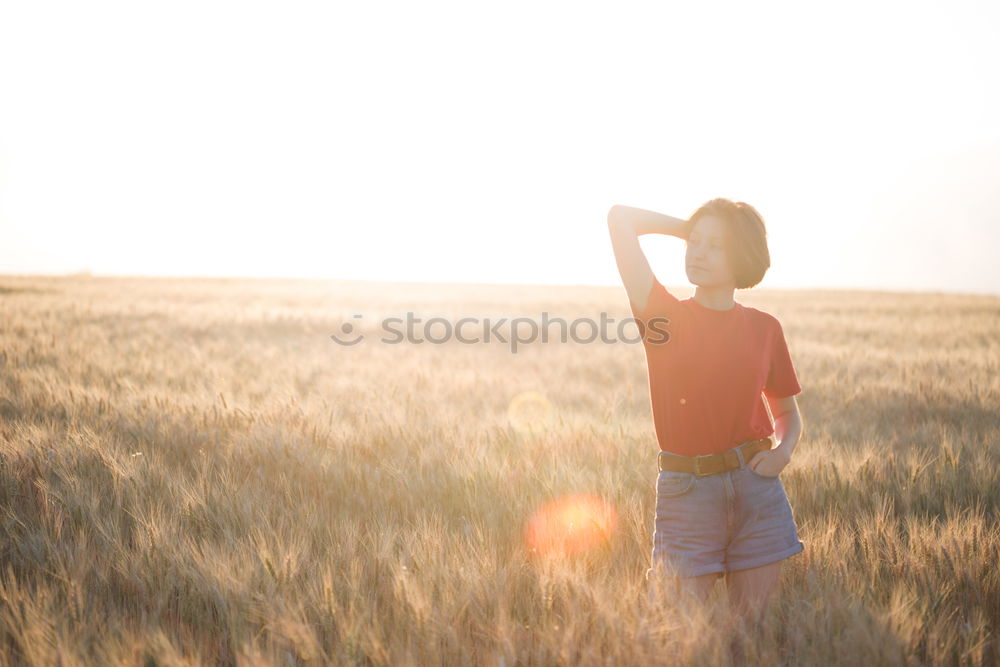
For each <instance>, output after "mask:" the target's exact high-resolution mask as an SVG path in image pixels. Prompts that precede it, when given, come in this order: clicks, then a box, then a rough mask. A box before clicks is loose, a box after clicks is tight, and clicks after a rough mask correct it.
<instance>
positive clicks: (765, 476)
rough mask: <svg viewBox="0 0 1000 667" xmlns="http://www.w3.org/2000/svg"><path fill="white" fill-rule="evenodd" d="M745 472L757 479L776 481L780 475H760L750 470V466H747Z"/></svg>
mask: <svg viewBox="0 0 1000 667" xmlns="http://www.w3.org/2000/svg"><path fill="white" fill-rule="evenodd" d="M747 470H749V471H750V474H751V475H753V476H754V477H757V478H759V479H778V478H779V477H781V473H778V474H777V475H762V474H760V473H759V472H757V471H756V470H754V469H753V468H751V467H750V466H747Z"/></svg>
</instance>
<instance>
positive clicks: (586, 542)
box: [525, 494, 618, 556]
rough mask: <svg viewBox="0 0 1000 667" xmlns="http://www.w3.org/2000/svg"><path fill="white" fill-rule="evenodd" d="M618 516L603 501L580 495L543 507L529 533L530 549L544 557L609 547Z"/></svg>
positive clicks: (560, 499) (527, 543)
mask: <svg viewBox="0 0 1000 667" xmlns="http://www.w3.org/2000/svg"><path fill="white" fill-rule="evenodd" d="M617 525H618V513H617V512H616V511H615V508H614V507H613V506H612V505H611V504H610V503H607V502H606V501H604V500H603V499H602V498H600V497H598V496H593V495H586V494H579V495H571V496H565V497H563V498H558V499H556V500H552V501H550V502H548V503H546V504H545V505H543V506H542V507H541V508H540V509H539V510H538V511H537V512H536V513H535V514H534V516H532V518H531V521H530V522H529V523H528V527H527V530H526V531H525V545H526V546H527V548H528V550H529V551H531V552H533V553H536V554H539V555H543V556H552V555H567V556H569V555H575V554H582V553H585V552H587V551H590V550H591V549H594V548H595V547H598V546H601V545H605V544H607V543H608V542H609V541H610V539H611V535H612V533H613V532H614V530H615V528H616V527H617Z"/></svg>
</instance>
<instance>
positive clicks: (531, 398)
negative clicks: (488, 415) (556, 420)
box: [507, 391, 553, 431]
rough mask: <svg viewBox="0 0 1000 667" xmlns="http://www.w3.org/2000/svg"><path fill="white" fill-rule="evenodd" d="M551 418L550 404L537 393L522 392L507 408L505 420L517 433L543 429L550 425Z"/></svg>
mask: <svg viewBox="0 0 1000 667" xmlns="http://www.w3.org/2000/svg"><path fill="white" fill-rule="evenodd" d="M552 418H553V410H552V403H551V402H550V401H549V399H548V398H546V396H545V394H542V393H540V392H537V391H523V392H521V393H520V394H518V395H517V396H515V397H514V398H512V399H510V404H509V405H508V406H507V419H508V421H509V422H510V425H511V426H513V427H514V428H515V429H516V430H518V431H533V430H541V429H544V428H545V427H547V426H549V425H551V423H552Z"/></svg>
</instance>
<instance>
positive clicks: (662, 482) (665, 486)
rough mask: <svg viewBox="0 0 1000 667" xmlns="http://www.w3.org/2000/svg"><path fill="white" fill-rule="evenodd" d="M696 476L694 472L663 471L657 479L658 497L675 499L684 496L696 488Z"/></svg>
mask: <svg viewBox="0 0 1000 667" xmlns="http://www.w3.org/2000/svg"><path fill="white" fill-rule="evenodd" d="M694 480H695V474H694V473H693V472H676V471H673V470H661V471H660V474H659V475H658V476H657V477H656V497H657V498H674V497H676V496H682V495H684V494H685V493H687V492H688V491H690V490H691V487H693V486H694Z"/></svg>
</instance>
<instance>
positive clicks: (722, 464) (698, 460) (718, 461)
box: [657, 436, 774, 477]
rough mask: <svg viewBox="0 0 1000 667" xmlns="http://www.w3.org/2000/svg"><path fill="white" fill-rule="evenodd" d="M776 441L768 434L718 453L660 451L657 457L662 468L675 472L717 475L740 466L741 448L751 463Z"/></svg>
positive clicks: (744, 456) (745, 458)
mask: <svg viewBox="0 0 1000 667" xmlns="http://www.w3.org/2000/svg"><path fill="white" fill-rule="evenodd" d="M773 442H774V437H773V436H768V437H766V438H764V439H762V440H747V441H746V442H744V443H742V444H740V445H737V446H736V447H733V448H732V449H727V450H726V451H724V452H719V453H718V454H703V455H701V456H678V455H676V454H668V453H667V452H660V455H659V456H657V458H658V459H659V461H660V470H672V471H674V472H693V473H694V474H695V475H697V476H698V477H704V476H706V475H715V474H718V473H720V472H726V471H727V470H733V469H735V468H739V467H740V457H739V455H738V454H737V453H736V450H737V449H739V450H740V451H742V452H743V461H744V462H745V463H750V459H751V458H753V455H754V454H756V453H757V452H760V451H763V450H765V449H771V445H772V444H773Z"/></svg>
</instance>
